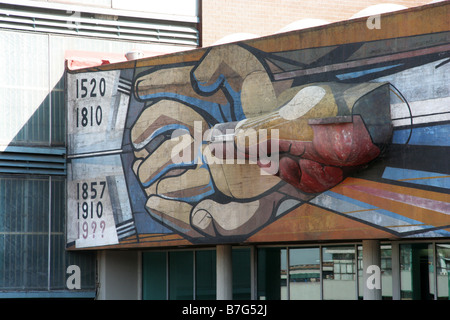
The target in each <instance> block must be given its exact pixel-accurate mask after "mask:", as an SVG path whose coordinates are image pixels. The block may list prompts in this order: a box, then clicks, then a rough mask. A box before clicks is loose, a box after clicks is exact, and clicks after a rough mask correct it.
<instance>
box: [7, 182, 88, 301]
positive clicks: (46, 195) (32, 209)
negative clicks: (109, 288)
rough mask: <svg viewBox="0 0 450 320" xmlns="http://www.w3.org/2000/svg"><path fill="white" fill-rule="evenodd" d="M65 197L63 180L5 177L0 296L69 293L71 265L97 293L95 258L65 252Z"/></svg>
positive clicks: (82, 283)
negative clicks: (0, 293) (1, 293)
mask: <svg viewBox="0 0 450 320" xmlns="http://www.w3.org/2000/svg"><path fill="white" fill-rule="evenodd" d="M64 195H65V179H64V178H55V177H52V178H49V177H37V176H18V175H17V176H0V290H1V291H5V292H8V291H30V290H31V291H49V290H65V289H67V287H66V280H67V277H68V275H67V273H66V271H67V267H68V266H69V265H77V266H78V267H80V271H81V290H94V289H95V252H89V253H81V252H67V251H66V250H65V233H64V230H65V225H64V219H65V197H64ZM49 222H50V223H49ZM49 237H50V238H49Z"/></svg>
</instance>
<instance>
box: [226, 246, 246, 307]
mask: <svg viewBox="0 0 450 320" xmlns="http://www.w3.org/2000/svg"><path fill="white" fill-rule="evenodd" d="M231 254H232V263H233V300H250V299H251V271H250V249H247V248H244V249H233V250H232V253H231Z"/></svg>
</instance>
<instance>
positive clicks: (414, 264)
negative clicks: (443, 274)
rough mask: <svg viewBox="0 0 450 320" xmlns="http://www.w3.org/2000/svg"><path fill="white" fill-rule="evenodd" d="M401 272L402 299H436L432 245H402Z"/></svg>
mask: <svg viewBox="0 0 450 320" xmlns="http://www.w3.org/2000/svg"><path fill="white" fill-rule="evenodd" d="M400 272H401V277H400V281H401V283H400V289H401V291H400V292H401V298H402V299H405V300H430V299H434V263H433V246H432V245H431V244H426V243H415V244H402V245H400Z"/></svg>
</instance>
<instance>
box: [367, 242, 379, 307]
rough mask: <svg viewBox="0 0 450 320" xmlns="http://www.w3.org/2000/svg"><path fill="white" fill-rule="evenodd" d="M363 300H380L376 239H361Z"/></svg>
mask: <svg viewBox="0 0 450 320" xmlns="http://www.w3.org/2000/svg"><path fill="white" fill-rule="evenodd" d="M363 273H364V276H363V281H364V283H363V288H364V296H363V297H364V300H381V250H380V242H379V241H378V240H363Z"/></svg>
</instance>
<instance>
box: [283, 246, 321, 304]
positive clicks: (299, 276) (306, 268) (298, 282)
mask: <svg viewBox="0 0 450 320" xmlns="http://www.w3.org/2000/svg"><path fill="white" fill-rule="evenodd" d="M289 299H290V300H317V299H320V249H319V248H296V249H289Z"/></svg>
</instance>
